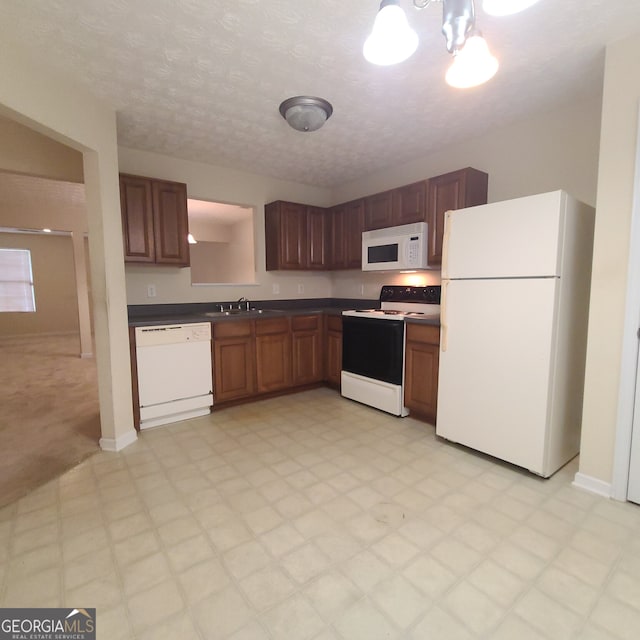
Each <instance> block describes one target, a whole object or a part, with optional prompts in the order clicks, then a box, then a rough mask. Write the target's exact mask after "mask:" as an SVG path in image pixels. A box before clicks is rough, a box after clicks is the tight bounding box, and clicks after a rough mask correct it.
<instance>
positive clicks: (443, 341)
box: [440, 280, 449, 353]
mask: <svg viewBox="0 0 640 640" xmlns="http://www.w3.org/2000/svg"><path fill="white" fill-rule="evenodd" d="M441 284H442V289H441V291H440V351H442V352H443V353H444V352H445V351H446V350H447V338H448V335H447V334H448V330H447V286H448V285H449V281H448V280H442V283H441Z"/></svg>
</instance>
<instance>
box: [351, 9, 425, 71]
mask: <svg viewBox="0 0 640 640" xmlns="http://www.w3.org/2000/svg"><path fill="white" fill-rule="evenodd" d="M417 48H418V34H417V33H416V32H415V31H414V30H413V29H412V28H411V27H410V26H409V22H408V21H407V16H406V15H405V13H404V11H403V10H402V9H401V8H400V7H399V6H398V5H397V4H396V3H395V2H394V3H387V1H385V0H383V2H382V4H381V5H380V11H378V15H377V16H376V19H375V22H374V23H373V29H372V31H371V34H370V35H369V37H368V38H367V39H366V40H365V43H364V46H363V47H362V53H363V55H364V57H365V59H366V60H368V61H369V62H371V63H372V64H378V65H383V66H387V65H391V64H397V63H398V62H403V61H404V60H406V59H407V58H409V57H410V56H411V55H412V54H413V53H414V51H415V50H416V49H417Z"/></svg>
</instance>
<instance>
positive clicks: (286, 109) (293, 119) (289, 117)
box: [280, 96, 333, 132]
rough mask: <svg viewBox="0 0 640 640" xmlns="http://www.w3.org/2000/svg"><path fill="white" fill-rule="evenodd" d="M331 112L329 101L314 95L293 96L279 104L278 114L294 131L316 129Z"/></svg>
mask: <svg viewBox="0 0 640 640" xmlns="http://www.w3.org/2000/svg"><path fill="white" fill-rule="evenodd" d="M332 113H333V107H332V106H331V103H330V102H328V101H327V100H325V99H324V98H316V97H315V96H293V97H292V98H287V99H286V100H284V101H283V102H282V103H281V104H280V115H281V116H282V117H283V118H284V119H285V120H286V121H287V123H288V124H289V126H290V127H292V128H293V129H295V130H296V131H302V132H309V131H317V130H318V129H319V128H320V127H321V126H322V125H323V124H324V123H325V122H326V121H327V120H328V119H329V118H330V117H331V114H332Z"/></svg>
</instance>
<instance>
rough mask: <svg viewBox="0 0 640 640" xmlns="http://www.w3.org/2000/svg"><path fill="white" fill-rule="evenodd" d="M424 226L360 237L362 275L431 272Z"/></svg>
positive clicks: (395, 229) (390, 228)
mask: <svg viewBox="0 0 640 640" xmlns="http://www.w3.org/2000/svg"><path fill="white" fill-rule="evenodd" d="M430 268H431V267H430V266H429V261H428V258H427V223H426V222H416V223H414V224H404V225H402V226H399V227H387V228H386V229H376V230H375V231H365V232H364V233H363V234H362V270H363V271H404V270H407V271H412V270H414V269H430Z"/></svg>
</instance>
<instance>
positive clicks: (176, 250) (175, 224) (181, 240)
mask: <svg viewBox="0 0 640 640" xmlns="http://www.w3.org/2000/svg"><path fill="white" fill-rule="evenodd" d="M151 186H152V191H153V228H154V239H155V245H156V262H157V263H158V264H176V265H181V266H188V265H189V243H188V240H187V234H188V233H189V224H188V220H187V189H186V185H184V184H180V183H177V182H166V181H163V180H153V181H152V182H151Z"/></svg>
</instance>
